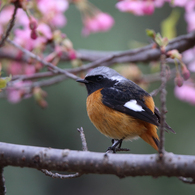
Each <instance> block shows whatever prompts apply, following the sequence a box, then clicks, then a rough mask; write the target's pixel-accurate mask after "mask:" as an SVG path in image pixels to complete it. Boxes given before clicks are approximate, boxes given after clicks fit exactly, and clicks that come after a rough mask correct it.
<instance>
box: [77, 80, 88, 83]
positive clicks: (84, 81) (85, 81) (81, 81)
mask: <svg viewBox="0 0 195 195" xmlns="http://www.w3.org/2000/svg"><path fill="white" fill-rule="evenodd" d="M76 81H77V82H79V83H84V84H88V83H89V82H88V81H87V80H85V79H77V80H76Z"/></svg>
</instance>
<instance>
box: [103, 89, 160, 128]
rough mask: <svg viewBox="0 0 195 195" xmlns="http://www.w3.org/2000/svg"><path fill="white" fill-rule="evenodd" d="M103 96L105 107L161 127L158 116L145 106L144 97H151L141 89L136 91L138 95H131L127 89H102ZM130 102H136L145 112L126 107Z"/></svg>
mask: <svg viewBox="0 0 195 195" xmlns="http://www.w3.org/2000/svg"><path fill="white" fill-rule="evenodd" d="M101 94H102V102H103V104H104V105H106V106H108V107H110V108H112V109H114V110H117V111H119V112H122V113H125V114H127V115H130V116H132V117H134V118H137V119H140V120H143V121H146V122H148V123H151V124H154V125H156V126H159V123H158V118H157V116H156V115H155V114H154V113H153V112H152V111H151V110H150V109H149V108H148V107H147V106H146V105H145V104H144V100H143V99H142V97H143V96H144V95H149V94H148V93H146V92H145V91H144V90H142V89H139V91H137V90H136V93H134V92H133V93H131V91H129V90H127V89H117V88H114V87H109V88H104V89H102V90H101ZM130 100H136V101H137V104H138V105H139V106H141V107H142V108H143V111H135V110H133V109H129V108H127V107H125V106H124V104H125V103H126V102H129V101H130Z"/></svg>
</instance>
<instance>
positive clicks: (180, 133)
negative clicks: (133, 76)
mask: <svg viewBox="0 0 195 195" xmlns="http://www.w3.org/2000/svg"><path fill="white" fill-rule="evenodd" d="M91 2H92V3H94V4H95V5H96V6H97V7H99V8H100V9H101V10H102V11H103V12H108V13H109V14H111V15H112V16H113V17H114V19H115V25H114V27H113V28H112V29H111V30H110V31H109V32H106V33H98V34H92V35H90V36H88V37H83V36H82V35H81V29H82V23H81V16H80V13H79V12H78V10H77V9H76V8H75V6H70V8H69V9H68V10H67V12H66V13H65V14H66V17H67V20H68V24H67V25H66V27H65V28H64V29H63V32H64V33H65V34H67V36H68V37H69V38H70V40H72V41H73V44H74V48H75V49H81V48H83V49H89V50H90V49H91V50H100V51H104V50H105V51H120V50H126V49H130V48H132V43H134V42H139V43H142V44H143V43H145V44H148V43H149V42H150V40H149V38H148V37H147V36H146V33H145V29H147V28H150V29H154V30H155V31H156V32H160V31H161V28H160V24H161V22H162V21H163V20H164V19H165V18H167V17H168V16H169V15H170V13H171V11H172V8H171V7H170V6H169V5H168V4H165V6H164V7H163V8H161V9H156V10H155V13H154V14H153V15H151V16H143V17H136V16H133V15H132V14H128V13H121V12H119V11H118V10H117V9H116V8H115V3H116V2H113V1H111V0H107V1H103V0H91ZM177 10H178V11H179V12H180V18H179V22H178V25H177V35H181V34H185V33H186V23H185V21H184V19H183V18H184V17H183V13H184V11H183V9H182V8H177ZM138 66H139V68H140V69H143V70H144V71H146V72H150V67H149V66H147V64H138ZM61 67H64V68H66V67H67V65H65V64H63V63H61ZM159 85H160V83H158V82H157V83H153V84H151V85H150V86H149V88H148V89H147V91H148V92H151V91H152V90H153V89H155V88H158V87H159ZM173 89H174V82H173V80H171V81H169V82H168V86H167V90H168V94H167V109H168V114H167V122H168V124H169V125H170V126H171V127H172V128H173V129H174V130H175V131H176V133H177V134H175V135H174V134H171V133H170V134H168V133H166V135H165V136H166V142H165V148H166V150H167V151H168V152H173V153H176V154H186V155H195V151H194V145H195V143H194V137H195V131H194V130H193V129H194V114H195V109H194V107H193V106H191V105H189V104H188V103H184V102H181V101H179V100H178V99H177V98H176V97H175V96H174V92H173ZM45 90H46V91H47V93H48V97H47V102H48V104H49V106H48V108H46V109H41V108H40V107H39V106H38V105H36V103H35V101H34V100H33V98H30V99H27V100H23V101H21V102H20V103H18V104H11V103H9V102H7V101H6V100H4V99H0V108H1V112H0V119H1V120H0V129H1V136H0V141H1V142H8V143H14V144H23V145H33V146H43V147H52V148H60V149H64V148H68V149H70V150H81V149H82V146H81V140H80V136H79V133H78V132H77V128H79V127H81V126H82V127H83V128H84V131H85V135H86V139H87V144H88V148H89V150H90V151H95V152H105V151H106V149H107V147H108V146H110V144H111V142H110V139H108V138H106V137H105V136H103V135H101V134H100V133H99V131H97V130H96V128H95V127H94V126H93V125H92V123H91V122H90V120H89V119H88V116H87V113H86V104H85V102H86V97H87V92H86V89H85V87H84V86H82V85H80V84H78V83H76V82H75V81H72V80H67V81H64V82H62V83H60V84H57V85H54V86H51V87H47V88H45ZM155 102H156V105H157V106H159V97H158V96H157V97H155ZM123 146H124V147H127V148H130V150H131V151H130V153H133V154H151V153H156V151H155V150H154V149H153V148H152V147H151V146H150V145H148V144H147V143H145V142H144V141H143V140H141V139H139V140H137V141H133V142H124V143H123ZM4 176H5V179H6V187H7V194H8V195H22V194H28V195H34V194H37V195H38V194H40V195H53V194H57V195H64V194H75V195H76V194H79V195H82V194H85V195H91V194H93V195H98V194H107V195H111V194H112V195H115V194H123V195H127V194H132V195H140V194H145V195H155V194H158V195H164V194H167V195H169V194H178V195H180V194H184V193H185V194H194V193H195V186H194V185H188V184H184V183H182V182H180V181H179V180H178V179H177V178H175V177H174V178H167V177H160V178H152V177H127V178H125V179H119V178H117V177H116V176H113V175H92V174H89V175H84V176H82V177H80V178H76V179H67V180H60V179H52V178H50V177H47V176H45V175H44V174H43V173H41V172H40V171H37V170H34V169H28V168H16V167H6V168H5V169H4Z"/></svg>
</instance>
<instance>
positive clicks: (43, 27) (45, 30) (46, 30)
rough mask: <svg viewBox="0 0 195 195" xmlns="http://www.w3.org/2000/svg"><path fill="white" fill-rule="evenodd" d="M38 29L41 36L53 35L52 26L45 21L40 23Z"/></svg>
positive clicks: (48, 37)
mask: <svg viewBox="0 0 195 195" xmlns="http://www.w3.org/2000/svg"><path fill="white" fill-rule="evenodd" d="M36 30H37V32H38V34H39V35H40V36H43V37H45V38H46V39H51V38H52V36H53V34H52V31H51V28H50V27H49V26H48V25H47V24H45V23H40V24H39V25H38V27H37V29H36Z"/></svg>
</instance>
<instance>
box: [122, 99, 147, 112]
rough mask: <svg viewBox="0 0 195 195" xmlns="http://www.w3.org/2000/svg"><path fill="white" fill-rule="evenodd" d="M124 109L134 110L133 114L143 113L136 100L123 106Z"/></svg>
mask: <svg viewBox="0 0 195 195" xmlns="http://www.w3.org/2000/svg"><path fill="white" fill-rule="evenodd" d="M124 106H125V107H126V108H129V109H130V110H134V111H135V112H142V111H145V110H144V109H143V108H142V107H141V106H140V105H138V104H137V101H136V100H130V101H128V102H126V103H125V104H124Z"/></svg>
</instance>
